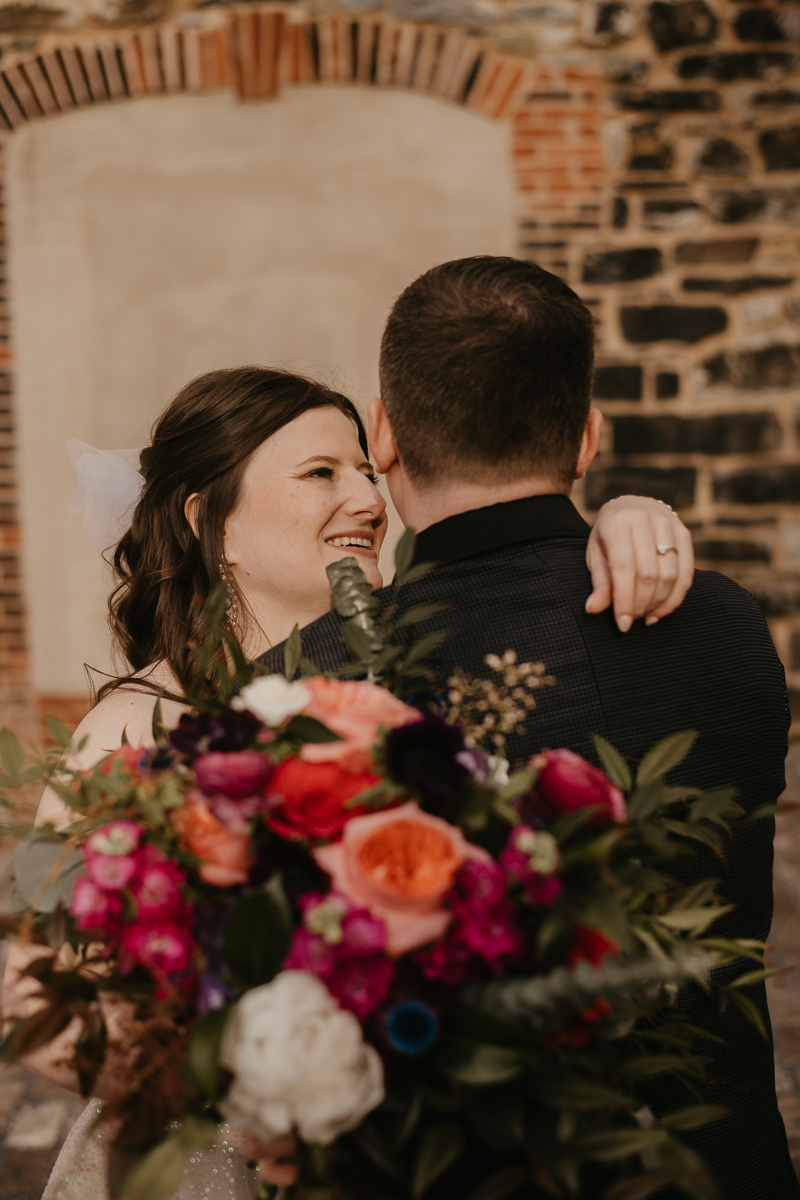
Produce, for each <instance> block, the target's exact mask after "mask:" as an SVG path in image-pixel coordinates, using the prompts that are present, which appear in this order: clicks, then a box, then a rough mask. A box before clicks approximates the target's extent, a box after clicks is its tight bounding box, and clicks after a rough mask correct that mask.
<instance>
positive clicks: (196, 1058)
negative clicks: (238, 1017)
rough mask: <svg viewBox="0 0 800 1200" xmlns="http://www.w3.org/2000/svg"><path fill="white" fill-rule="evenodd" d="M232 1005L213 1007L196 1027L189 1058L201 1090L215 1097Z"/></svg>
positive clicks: (190, 1043)
mask: <svg viewBox="0 0 800 1200" xmlns="http://www.w3.org/2000/svg"><path fill="white" fill-rule="evenodd" d="M229 1014H230V1006H228V1005H226V1006H225V1007H223V1008H215V1009H212V1011H211V1012H207V1013H206V1014H205V1016H204V1017H201V1018H200V1020H199V1021H198V1022H197V1024H196V1025H195V1027H194V1030H193V1031H192V1036H191V1039H190V1041H189V1048H188V1052H187V1058H188V1060H189V1066H190V1068H191V1071H192V1074H193V1075H194V1078H195V1080H196V1081H197V1083H198V1084H199V1086H200V1088H201V1090H202V1091H203V1092H205V1094H206V1095H207V1096H208V1097H209V1099H211V1100H213V1099H215V1097H216V1095H217V1090H218V1088H219V1053H220V1047H221V1045H222V1035H223V1033H224V1032H225V1022H226V1021H227V1019H228V1016H229Z"/></svg>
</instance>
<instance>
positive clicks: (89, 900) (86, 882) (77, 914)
mask: <svg viewBox="0 0 800 1200" xmlns="http://www.w3.org/2000/svg"><path fill="white" fill-rule="evenodd" d="M69 910H70V912H71V913H72V915H73V917H74V918H75V921H76V923H77V926H78V928H79V929H98V930H101V929H102V930H107V931H112V930H114V929H116V927H117V925H118V923H119V918H120V915H121V913H122V901H121V900H120V898H119V896H118V895H117V894H116V893H115V892H108V891H106V890H105V889H104V888H101V887H98V885H97V884H96V883H95V882H94V880H92V879H89V878H87V876H86V875H80V876H79V877H78V879H77V881H76V883H75V889H74V891H73V893H72V900H71V901H70V906H69Z"/></svg>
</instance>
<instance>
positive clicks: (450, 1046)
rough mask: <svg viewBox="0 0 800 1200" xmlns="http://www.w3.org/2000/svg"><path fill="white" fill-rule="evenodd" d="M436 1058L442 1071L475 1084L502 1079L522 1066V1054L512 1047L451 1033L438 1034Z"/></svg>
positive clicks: (495, 1081) (513, 1077)
mask: <svg viewBox="0 0 800 1200" xmlns="http://www.w3.org/2000/svg"><path fill="white" fill-rule="evenodd" d="M436 1062H437V1065H438V1066H439V1067H440V1069H441V1070H442V1071H444V1073H445V1074H446V1075H450V1076H451V1077H452V1078H453V1079H458V1080H459V1081H460V1082H461V1083H468V1084H472V1085H473V1086H475V1087H484V1086H486V1085H488V1084H493V1083H505V1082H507V1081H508V1080H509V1079H515V1078H516V1077H517V1076H518V1075H521V1074H522V1072H523V1070H524V1069H525V1062H524V1059H523V1057H522V1054H521V1053H520V1051H519V1050H517V1049H514V1048H513V1047H510V1046H495V1045H492V1044H491V1043H490V1042H475V1041H472V1040H471V1039H469V1038H465V1037H460V1036H459V1035H457V1034H452V1033H448V1034H445V1035H444V1036H443V1037H442V1039H441V1041H440V1043H439V1048H438V1051H437V1054H436Z"/></svg>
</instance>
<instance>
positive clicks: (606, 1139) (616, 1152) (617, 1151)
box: [578, 1129, 668, 1162]
mask: <svg viewBox="0 0 800 1200" xmlns="http://www.w3.org/2000/svg"><path fill="white" fill-rule="evenodd" d="M667 1138H668V1134H667V1133H666V1132H665V1131H664V1130H661V1129H619V1130H607V1131H605V1132H603V1133H590V1134H588V1135H587V1136H586V1137H583V1138H581V1139H580V1141H579V1143H578V1144H579V1146H580V1148H581V1150H583V1152H584V1153H585V1154H588V1155H589V1156H590V1157H591V1158H596V1159H599V1160H600V1162H619V1160H620V1159H623V1158H630V1157H631V1156H632V1155H634V1154H641V1153H642V1151H643V1150H650V1149H653V1148H654V1147H656V1146H662V1145H663V1144H664V1143H665V1142H666V1141H667Z"/></svg>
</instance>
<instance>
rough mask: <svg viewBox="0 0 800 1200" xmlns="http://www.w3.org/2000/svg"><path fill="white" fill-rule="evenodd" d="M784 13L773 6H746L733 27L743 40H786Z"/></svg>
mask: <svg viewBox="0 0 800 1200" xmlns="http://www.w3.org/2000/svg"><path fill="white" fill-rule="evenodd" d="M782 15H783V14H782V13H776V12H775V11H774V10H773V9H771V8H745V9H744V10H743V11H742V12H740V13H739V15H738V17H737V18H736V21H735V22H734V26H733V27H734V29H735V30H736V34H737V36H738V37H740V38H741V40H742V41H743V42H785V41H787V37H786V31H785V29H784V28H783V24H782V22H781V16H782Z"/></svg>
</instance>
